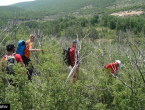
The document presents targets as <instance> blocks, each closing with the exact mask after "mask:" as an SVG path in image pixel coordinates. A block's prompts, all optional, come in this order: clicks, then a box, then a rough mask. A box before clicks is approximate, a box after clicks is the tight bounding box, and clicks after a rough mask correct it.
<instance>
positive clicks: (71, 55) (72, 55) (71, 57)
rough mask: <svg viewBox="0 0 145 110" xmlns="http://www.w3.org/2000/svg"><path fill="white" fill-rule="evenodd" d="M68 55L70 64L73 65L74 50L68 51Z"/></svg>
mask: <svg viewBox="0 0 145 110" xmlns="http://www.w3.org/2000/svg"><path fill="white" fill-rule="evenodd" d="M69 55H70V60H71V62H72V63H74V61H75V56H74V49H70V51H69Z"/></svg>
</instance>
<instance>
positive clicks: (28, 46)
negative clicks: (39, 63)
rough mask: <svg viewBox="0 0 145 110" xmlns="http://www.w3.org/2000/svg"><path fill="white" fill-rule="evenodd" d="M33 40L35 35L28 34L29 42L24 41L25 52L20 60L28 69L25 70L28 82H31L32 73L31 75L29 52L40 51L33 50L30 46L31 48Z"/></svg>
mask: <svg viewBox="0 0 145 110" xmlns="http://www.w3.org/2000/svg"><path fill="white" fill-rule="evenodd" d="M34 40H35V35H34V34H30V36H29V40H27V41H26V47H25V50H24V56H22V59H23V62H24V64H25V67H28V65H29V67H28V68H27V69H28V72H27V74H28V79H29V80H30V81H32V73H33V66H32V64H31V63H30V62H31V60H30V52H39V51H42V49H33V48H32V46H33V42H34Z"/></svg>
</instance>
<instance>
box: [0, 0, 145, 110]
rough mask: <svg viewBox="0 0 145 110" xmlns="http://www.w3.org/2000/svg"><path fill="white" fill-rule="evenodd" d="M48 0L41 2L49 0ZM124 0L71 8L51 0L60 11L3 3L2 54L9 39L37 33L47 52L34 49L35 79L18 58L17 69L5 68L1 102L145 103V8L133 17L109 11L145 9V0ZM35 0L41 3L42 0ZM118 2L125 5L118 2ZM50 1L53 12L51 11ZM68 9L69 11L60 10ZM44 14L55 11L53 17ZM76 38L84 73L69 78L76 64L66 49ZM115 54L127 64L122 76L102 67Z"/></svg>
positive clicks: (88, 108) (93, 107) (101, 108)
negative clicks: (65, 58)
mask: <svg viewBox="0 0 145 110" xmlns="http://www.w3.org/2000/svg"><path fill="white" fill-rule="evenodd" d="M43 1H44V2H42V4H41V5H42V6H43V5H44V4H46V0H43ZM62 1H63V2H65V3H66V4H67V3H69V2H70V1H69V0H67V1H66V0H62ZM123 1H124V2H122V1H121V2H119V0H108V1H106V2H108V4H105V5H104V3H105V0H102V1H101V2H100V0H91V1H90V2H87V0H82V2H84V4H82V5H83V6H80V3H81V2H80V1H76V0H74V2H71V3H72V6H74V4H76V5H75V6H76V7H74V8H72V7H70V10H68V9H67V8H68V5H67V6H66V7H65V6H64V5H61V6H60V7H59V5H58V4H57V3H60V2H61V1H60V0H56V2H57V3H56V4H55V3H54V5H52V6H56V7H57V8H56V10H60V9H61V10H60V12H57V11H56V10H54V7H53V8H51V7H49V5H50V4H48V5H44V8H43V7H42V6H41V8H43V9H44V10H43V9H40V8H39V9H38V10H36V9H35V10H30V9H29V6H28V7H27V8H28V9H24V8H22V7H24V6H25V3H24V4H21V3H20V4H21V5H22V7H21V5H20V4H19V3H18V4H15V7H14V6H2V7H0V13H1V14H0V58H1V59H2V58H3V56H5V55H6V54H7V51H6V45H7V44H8V43H13V44H14V45H15V46H17V43H18V41H19V40H28V39H29V35H30V34H35V36H36V38H35V41H34V45H33V48H34V49H35V48H36V49H37V48H41V49H43V52H32V53H31V56H30V59H31V60H32V61H31V63H32V64H33V66H34V70H33V77H32V78H33V79H32V82H30V81H29V80H28V78H27V75H26V68H24V67H21V66H20V65H19V64H15V65H14V67H13V69H14V71H15V75H8V74H6V72H2V71H0V88H1V89H0V93H1V94H0V104H10V107H11V110H17V109H18V110H19V109H20V110H61V109H62V110H77V109H79V110H130V109H131V110H138V109H141V110H143V109H145V94H144V92H145V89H144V87H145V69H144V68H145V58H144V57H145V56H144V54H145V50H144V48H145V45H144V43H145V14H144V13H143V14H141V15H140V16H129V17H115V16H112V15H110V14H111V13H113V12H119V11H124V10H142V11H144V9H145V3H144V1H143V0H138V1H136V0H131V1H130V2H129V1H127V0H123ZM36 2H38V4H39V3H40V0H36ZM47 2H48V1H47ZM49 2H54V1H52V0H49ZM63 2H61V3H63ZM96 2H99V3H100V4H98V5H99V6H100V7H99V6H97V5H96V4H95V3H96ZM31 3H33V2H30V6H31ZM73 3H74V4H73ZM91 3H92V4H94V5H93V6H94V7H95V6H96V7H97V8H93V9H91V8H89V9H87V10H84V11H82V13H79V15H76V14H74V13H75V12H76V10H73V9H77V10H81V8H82V7H84V6H90V5H92V4H91ZM119 3H120V5H121V3H122V7H121V6H120V5H117V4H119ZM124 3H126V4H130V5H128V6H126V5H124ZM141 3H142V5H140V4H141ZM26 4H27V2H26ZM38 4H37V3H36V4H35V5H38ZM135 4H136V5H135ZM16 5H19V6H20V7H17V6H16ZM35 5H34V7H36V6H35ZM47 6H48V7H49V8H51V9H52V10H53V11H54V12H53V11H50V12H49V11H46V10H47V9H46V7H47ZM62 6H63V7H62ZM114 6H117V7H118V8H114ZM34 7H32V8H33V9H34ZM49 8H48V9H49ZM59 8H60V9H59ZM64 9H65V10H67V11H68V12H66V14H65V13H63V14H61V13H62V12H63V11H64ZM70 11H71V12H70ZM14 12H15V14H14ZM93 12H94V13H93ZM95 12H97V13H95ZM30 13H31V14H30ZM68 13H69V14H68ZM90 13H91V14H90ZM54 15H57V16H54ZM84 15H87V17H86V16H84ZM45 16H51V17H52V20H48V19H47V18H45ZM58 16H59V17H58ZM54 17H55V18H54ZM74 39H77V40H78V41H79V43H78V45H77V51H78V53H79V77H78V79H77V81H76V83H75V84H72V80H71V78H68V75H69V74H70V73H71V70H72V69H70V68H69V67H68V66H67V65H65V63H64V61H63V55H62V52H63V49H65V48H67V47H69V46H70V45H71V44H72V41H73V40H74ZM115 60H121V62H122V65H123V67H121V68H119V73H118V75H117V76H114V75H112V74H108V73H107V71H103V70H102V69H103V67H104V65H107V64H108V63H111V62H115ZM28 68H29V67H28ZM0 70H1V67H0ZM110 75H112V77H109V76H110ZM8 78H13V80H14V82H15V83H16V84H17V86H13V85H10V84H9V83H8V81H7V79H8ZM2 79H5V82H3V81H2Z"/></svg>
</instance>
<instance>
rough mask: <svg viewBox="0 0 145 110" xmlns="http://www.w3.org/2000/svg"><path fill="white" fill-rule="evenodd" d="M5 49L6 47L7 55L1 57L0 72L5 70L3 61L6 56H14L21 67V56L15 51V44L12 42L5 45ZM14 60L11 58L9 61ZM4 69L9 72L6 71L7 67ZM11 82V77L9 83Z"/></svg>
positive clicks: (22, 64)
mask: <svg viewBox="0 0 145 110" xmlns="http://www.w3.org/2000/svg"><path fill="white" fill-rule="evenodd" d="M6 49H7V55H5V56H4V57H3V58H2V62H1V67H2V68H1V69H2V72H4V71H5V69H4V63H5V60H6V57H11V56H12V58H13V56H14V58H15V60H16V61H17V63H20V65H21V67H25V66H24V63H23V60H22V58H21V56H20V55H19V54H16V53H15V46H14V44H8V45H7V46H6ZM15 60H12V61H11V63H13V64H14V62H15ZM6 71H7V73H8V74H11V73H10V71H8V70H7V69H6ZM12 74H14V73H12ZM3 82H4V80H3ZM12 82H13V81H12V79H10V80H9V83H12Z"/></svg>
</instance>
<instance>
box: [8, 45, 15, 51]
mask: <svg viewBox="0 0 145 110" xmlns="http://www.w3.org/2000/svg"><path fill="white" fill-rule="evenodd" d="M6 48H7V51H12V49H13V48H15V46H14V44H8V45H7V46H6Z"/></svg>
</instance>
